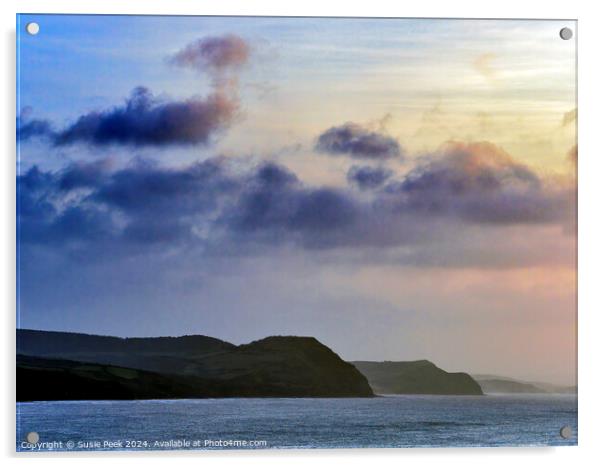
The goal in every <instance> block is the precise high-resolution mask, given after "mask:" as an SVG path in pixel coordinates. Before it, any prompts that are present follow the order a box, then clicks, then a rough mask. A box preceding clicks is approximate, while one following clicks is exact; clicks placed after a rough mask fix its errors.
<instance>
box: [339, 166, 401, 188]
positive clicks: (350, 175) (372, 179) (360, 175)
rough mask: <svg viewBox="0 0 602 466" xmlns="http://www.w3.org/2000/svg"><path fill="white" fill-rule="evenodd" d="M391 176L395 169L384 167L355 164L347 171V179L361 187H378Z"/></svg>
mask: <svg viewBox="0 0 602 466" xmlns="http://www.w3.org/2000/svg"><path fill="white" fill-rule="evenodd" d="M391 176H393V171H392V170H390V169H388V168H384V167H370V166H361V167H360V166H357V165H354V166H353V167H351V168H350V169H349V171H348V172H347V180H348V181H349V182H350V183H352V184H354V185H356V186H357V187H358V188H360V189H374V188H378V187H380V186H382V185H383V184H384V183H385V181H387V180H388V179H389V178H390V177H391Z"/></svg>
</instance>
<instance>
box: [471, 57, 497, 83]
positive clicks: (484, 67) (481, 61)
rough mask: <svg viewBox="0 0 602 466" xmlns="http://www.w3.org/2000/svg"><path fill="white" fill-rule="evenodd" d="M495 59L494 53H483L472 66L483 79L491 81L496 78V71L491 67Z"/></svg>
mask: <svg viewBox="0 0 602 466" xmlns="http://www.w3.org/2000/svg"><path fill="white" fill-rule="evenodd" d="M496 58H497V55H495V54H494V53H484V54H482V55H479V56H478V57H477V58H476V59H475V61H474V63H473V66H474V68H475V69H476V70H477V71H478V72H479V73H480V74H481V75H482V76H483V77H485V78H486V79H488V80H490V81H493V80H495V78H496V77H497V71H496V70H495V68H493V67H492V66H491V65H492V62H493V61H494V60H495V59H496Z"/></svg>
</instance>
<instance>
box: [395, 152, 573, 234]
mask: <svg viewBox="0 0 602 466" xmlns="http://www.w3.org/2000/svg"><path fill="white" fill-rule="evenodd" d="M386 191H387V192H388V193H389V194H390V195H391V198H392V199H393V201H392V203H393V204H395V203H396V204H397V205H396V206H395V209H396V210H403V211H406V212H407V211H413V212H417V213H422V214H424V215H429V216H452V217H456V218H461V219H463V220H466V221H471V222H476V223H485V224H487V223H499V224H519V223H546V222H553V221H556V220H558V219H559V218H560V217H562V216H563V215H565V213H566V210H567V209H569V208H570V207H571V202H572V200H573V199H572V196H571V195H570V193H569V192H566V191H565V190H562V189H560V190H557V191H555V190H554V189H552V188H549V187H547V186H546V187H545V188H544V186H543V185H542V180H541V179H540V177H539V176H538V175H537V174H536V173H535V172H533V171H532V170H531V169H530V168H528V167H527V166H525V165H523V164H520V163H518V162H516V161H515V160H514V159H512V157H510V155H509V154H507V153H506V152H505V151H503V150H502V149H501V148H499V147H497V146H495V145H493V144H491V143H487V142H482V143H470V144H464V143H449V144H446V145H445V146H444V147H443V148H442V149H441V151H440V153H438V154H436V155H434V156H432V157H430V158H427V159H426V160H425V161H424V162H423V163H421V164H419V165H418V166H417V167H416V168H414V169H413V170H411V171H410V172H409V173H408V174H407V176H406V177H405V178H404V179H403V180H402V181H397V182H392V183H390V184H389V185H388V186H387V187H386Z"/></svg>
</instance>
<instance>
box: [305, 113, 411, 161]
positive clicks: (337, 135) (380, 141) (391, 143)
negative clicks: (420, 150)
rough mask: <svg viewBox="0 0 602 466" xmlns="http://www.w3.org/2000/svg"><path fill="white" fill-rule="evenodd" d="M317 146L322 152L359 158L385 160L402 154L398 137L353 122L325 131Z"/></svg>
mask: <svg viewBox="0 0 602 466" xmlns="http://www.w3.org/2000/svg"><path fill="white" fill-rule="evenodd" d="M315 147H316V150H318V151H320V152H325V153H328V154H332V155H348V156H350V157H352V158H358V159H372V160H384V159H391V158H394V157H401V156H402V150H401V147H400V145H399V142H397V140H396V139H394V138H392V137H390V136H387V135H386V134H383V133H379V132H375V131H370V130H369V129H367V128H364V127H362V126H360V125H358V124H356V123H351V122H349V123H345V124H344V125H341V126H334V127H332V128H330V129H328V130H326V131H325V132H323V133H322V134H321V135H320V136H319V137H318V141H317V143H316V146H315Z"/></svg>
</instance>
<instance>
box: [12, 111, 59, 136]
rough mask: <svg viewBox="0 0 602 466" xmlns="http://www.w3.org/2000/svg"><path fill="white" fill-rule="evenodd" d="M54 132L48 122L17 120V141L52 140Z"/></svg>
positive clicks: (26, 119) (25, 118)
mask: <svg viewBox="0 0 602 466" xmlns="http://www.w3.org/2000/svg"><path fill="white" fill-rule="evenodd" d="M53 136H54V131H53V129H52V124H51V123H50V122H49V121H48V120H41V119H29V118H27V117H24V116H21V117H18V118H17V140H18V141H28V140H30V139H33V138H52V137H53Z"/></svg>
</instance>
